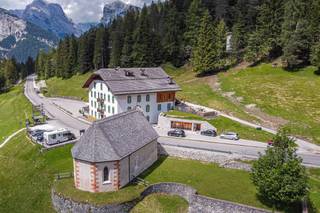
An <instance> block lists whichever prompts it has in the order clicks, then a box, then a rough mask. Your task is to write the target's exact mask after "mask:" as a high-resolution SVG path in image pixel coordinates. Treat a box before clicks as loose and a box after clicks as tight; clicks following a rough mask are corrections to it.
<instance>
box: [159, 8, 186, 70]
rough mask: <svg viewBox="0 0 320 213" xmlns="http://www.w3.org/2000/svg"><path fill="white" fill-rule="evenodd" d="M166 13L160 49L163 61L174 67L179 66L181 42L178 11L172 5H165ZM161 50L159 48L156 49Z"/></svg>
mask: <svg viewBox="0 0 320 213" xmlns="http://www.w3.org/2000/svg"><path fill="white" fill-rule="evenodd" d="M167 5H168V6H167V9H166V11H167V13H166V16H165V18H164V20H165V23H166V25H165V26H164V31H165V34H164V36H163V38H162V47H163V50H164V55H163V58H164V60H165V61H168V62H171V63H172V64H174V65H175V66H179V65H181V62H180V61H181V56H180V46H181V40H182V38H181V37H180V35H181V33H180V28H179V17H178V11H177V10H176V8H175V7H174V5H170V4H169V3H167ZM158 49H159V50H161V49H162V48H161V47H158ZM158 54H159V56H160V57H161V55H160V54H161V52H160V51H159V53H158Z"/></svg>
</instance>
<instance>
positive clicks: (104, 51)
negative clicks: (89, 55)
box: [93, 26, 109, 70]
mask: <svg viewBox="0 0 320 213" xmlns="http://www.w3.org/2000/svg"><path fill="white" fill-rule="evenodd" d="M108 54H109V53H108V32H107V30H106V29H105V27H104V26H101V27H99V28H98V29H97V32H96V40H95V44H94V56H93V63H94V68H95V69H96V70H97V69H100V68H106V67H107V65H108Z"/></svg>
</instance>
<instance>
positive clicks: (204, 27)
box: [191, 10, 216, 73]
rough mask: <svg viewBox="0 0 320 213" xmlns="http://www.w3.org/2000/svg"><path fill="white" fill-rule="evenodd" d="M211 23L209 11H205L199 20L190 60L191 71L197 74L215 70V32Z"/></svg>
mask: <svg viewBox="0 0 320 213" xmlns="http://www.w3.org/2000/svg"><path fill="white" fill-rule="evenodd" d="M212 23H213V21H212V18H211V16H210V14H209V11H208V10H206V11H205V12H204V14H203V17H202V18H201V24H200V29H199V33H198V39H197V42H196V45H195V46H194V48H193V54H192V59H191V63H192V65H193V70H194V71H195V72H198V73H205V72H209V71H212V70H213V69H214V68H215V58H216V49H215V45H214V44H215V39H214V34H215V30H214V26H213V24H212Z"/></svg>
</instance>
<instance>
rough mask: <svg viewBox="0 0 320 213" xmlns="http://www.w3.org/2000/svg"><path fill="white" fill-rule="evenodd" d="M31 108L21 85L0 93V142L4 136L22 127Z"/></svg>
mask: <svg viewBox="0 0 320 213" xmlns="http://www.w3.org/2000/svg"><path fill="white" fill-rule="evenodd" d="M31 110H32V107H31V104H30V103H29V102H28V100H27V98H26V97H25V96H24V94H23V86H22V85H19V86H16V87H14V88H12V89H11V90H10V91H9V92H7V93H2V94H1V93H0V144H1V143H2V142H3V141H4V139H5V138H6V137H8V136H9V135H11V134H12V133H14V132H15V131H17V130H19V129H20V128H22V127H24V125H25V119H26V118H27V117H29V116H30V114H31ZM20 122H21V125H20Z"/></svg>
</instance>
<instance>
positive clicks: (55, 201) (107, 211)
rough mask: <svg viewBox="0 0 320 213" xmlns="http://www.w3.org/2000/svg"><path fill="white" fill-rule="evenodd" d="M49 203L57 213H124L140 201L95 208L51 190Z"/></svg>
mask: <svg viewBox="0 0 320 213" xmlns="http://www.w3.org/2000/svg"><path fill="white" fill-rule="evenodd" d="M51 201H52V205H53V207H54V209H55V210H56V211H57V212H59V213H118V212H119V213H126V212H129V211H130V209H132V208H133V207H134V206H135V205H137V203H138V202H139V201H140V199H139V198H137V199H136V200H133V201H128V202H125V203H120V204H109V205H101V206H96V205H93V204H90V203H84V202H77V201H74V200H72V199H70V198H65V197H64V196H63V195H61V194H59V193H57V192H55V191H54V190H52V193H51Z"/></svg>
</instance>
